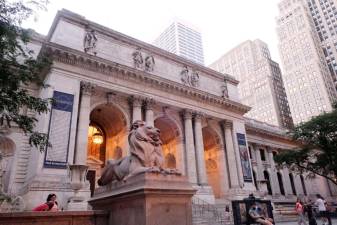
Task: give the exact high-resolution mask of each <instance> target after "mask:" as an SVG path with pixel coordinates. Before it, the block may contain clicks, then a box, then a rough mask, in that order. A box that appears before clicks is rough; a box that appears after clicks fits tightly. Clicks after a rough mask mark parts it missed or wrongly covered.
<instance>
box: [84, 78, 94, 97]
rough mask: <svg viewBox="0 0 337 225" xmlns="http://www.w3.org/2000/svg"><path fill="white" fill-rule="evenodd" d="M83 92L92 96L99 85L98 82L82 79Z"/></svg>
mask: <svg viewBox="0 0 337 225" xmlns="http://www.w3.org/2000/svg"><path fill="white" fill-rule="evenodd" d="M80 86H81V93H82V94H83V95H89V96H91V95H92V94H93V93H94V90H95V88H96V87H97V85H96V84H93V83H91V82H87V81H81V84H80Z"/></svg>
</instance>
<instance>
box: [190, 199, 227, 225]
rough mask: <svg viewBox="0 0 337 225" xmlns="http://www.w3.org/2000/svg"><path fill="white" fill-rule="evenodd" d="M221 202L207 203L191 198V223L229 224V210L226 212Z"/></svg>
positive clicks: (201, 224) (202, 224) (203, 224)
mask: <svg viewBox="0 0 337 225" xmlns="http://www.w3.org/2000/svg"><path fill="white" fill-rule="evenodd" d="M225 208H226V206H225V205H222V204H215V205H213V204H209V203H207V202H206V201H204V200H202V199H200V198H198V197H195V196H194V197H193V198H192V221H193V225H229V224H231V216H230V212H226V210H225Z"/></svg>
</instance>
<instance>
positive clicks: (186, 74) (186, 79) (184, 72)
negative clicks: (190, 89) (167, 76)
mask: <svg viewBox="0 0 337 225" xmlns="http://www.w3.org/2000/svg"><path fill="white" fill-rule="evenodd" d="M180 75H181V78H180V79H181V81H182V82H183V84H185V85H189V70H188V68H187V66H184V68H183V69H182V71H181V72H180Z"/></svg>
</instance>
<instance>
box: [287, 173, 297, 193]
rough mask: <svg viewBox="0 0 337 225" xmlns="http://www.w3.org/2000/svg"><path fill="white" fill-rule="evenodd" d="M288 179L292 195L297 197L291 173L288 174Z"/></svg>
mask: <svg viewBox="0 0 337 225" xmlns="http://www.w3.org/2000/svg"><path fill="white" fill-rule="evenodd" d="M289 179H290V184H291V190H292V191H293V195H297V193H296V187H295V182H294V175H293V174H292V173H289Z"/></svg>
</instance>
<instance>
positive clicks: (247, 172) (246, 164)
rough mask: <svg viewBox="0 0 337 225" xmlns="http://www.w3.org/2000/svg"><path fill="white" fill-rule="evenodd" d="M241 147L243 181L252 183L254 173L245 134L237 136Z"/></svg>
mask: <svg viewBox="0 0 337 225" xmlns="http://www.w3.org/2000/svg"><path fill="white" fill-rule="evenodd" d="M236 136H237V139H238V145H239V152H240V161H241V167H242V173H243V180H244V181H247V182H252V171H251V169H250V161H249V154H248V149H247V145H246V136H245V135H244V134H240V133H237V134H236Z"/></svg>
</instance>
